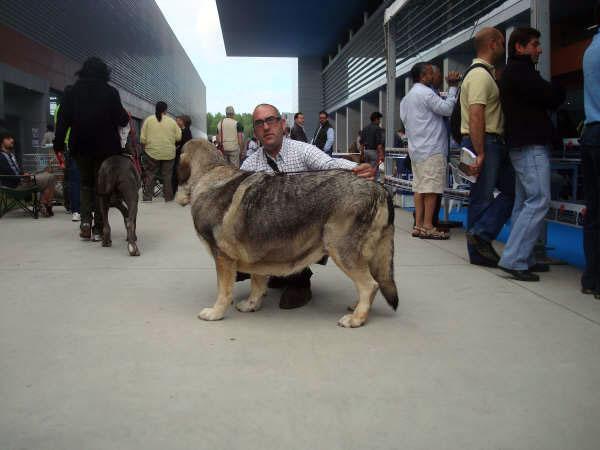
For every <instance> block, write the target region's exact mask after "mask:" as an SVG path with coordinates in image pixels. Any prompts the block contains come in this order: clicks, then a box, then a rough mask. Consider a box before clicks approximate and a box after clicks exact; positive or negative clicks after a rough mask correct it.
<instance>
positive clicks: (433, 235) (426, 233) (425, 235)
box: [419, 227, 450, 241]
mask: <svg viewBox="0 0 600 450" xmlns="http://www.w3.org/2000/svg"><path fill="white" fill-rule="evenodd" d="M419 238H421V239H433V240H435V241H446V240H448V239H450V236H449V235H448V233H444V232H442V231H439V230H438V229H436V228H435V227H434V228H431V229H429V230H428V229H427V228H421V235H420V236H419Z"/></svg>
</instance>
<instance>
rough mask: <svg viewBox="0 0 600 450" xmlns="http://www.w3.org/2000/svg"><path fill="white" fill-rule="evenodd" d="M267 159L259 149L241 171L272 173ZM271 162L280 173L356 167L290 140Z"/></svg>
mask: <svg viewBox="0 0 600 450" xmlns="http://www.w3.org/2000/svg"><path fill="white" fill-rule="evenodd" d="M267 158H271V156H269V155H268V154H267V152H265V151H264V149H263V148H262V147H260V148H259V149H258V150H257V151H256V153H253V154H252V155H250V156H249V157H248V158H246V160H245V161H244V164H242V167H241V169H242V170H247V171H249V172H273V169H272V168H271V166H269V164H268V163H267ZM271 160H273V161H275V164H277V167H278V168H279V170H280V171H281V172H300V171H305V170H319V169H352V168H354V167H355V166H356V163H353V162H351V161H347V160H345V159H341V158H340V159H338V158H331V157H330V156H329V155H327V154H326V153H324V152H323V151H322V150H320V149H319V148H318V147H315V146H314V145H310V144H307V143H305V142H301V141H294V140H292V139H284V140H283V143H282V144H281V150H280V151H279V153H278V154H277V158H276V159H274V158H271Z"/></svg>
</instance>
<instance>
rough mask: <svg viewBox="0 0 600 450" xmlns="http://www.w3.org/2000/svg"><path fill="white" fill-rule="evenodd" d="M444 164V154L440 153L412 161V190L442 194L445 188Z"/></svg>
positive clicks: (421, 192) (420, 192)
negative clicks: (419, 160)
mask: <svg viewBox="0 0 600 450" xmlns="http://www.w3.org/2000/svg"><path fill="white" fill-rule="evenodd" d="M446 164H447V163H446V156H445V155H442V154H441V153H438V154H437V155H433V156H430V157H429V158H427V159H426V160H425V161H422V162H419V163H416V162H414V161H413V162H412V171H413V192H417V193H419V194H442V193H443V192H444V189H445V188H446Z"/></svg>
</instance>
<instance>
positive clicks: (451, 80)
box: [446, 72, 462, 87]
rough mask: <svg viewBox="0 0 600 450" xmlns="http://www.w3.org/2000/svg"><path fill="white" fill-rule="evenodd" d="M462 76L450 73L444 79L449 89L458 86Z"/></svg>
mask: <svg viewBox="0 0 600 450" xmlns="http://www.w3.org/2000/svg"><path fill="white" fill-rule="evenodd" d="M461 78H462V75H461V74H460V73H458V72H450V73H449V74H448V76H447V77H446V82H447V83H448V86H449V87H455V86H458V82H459V81H460V80H461Z"/></svg>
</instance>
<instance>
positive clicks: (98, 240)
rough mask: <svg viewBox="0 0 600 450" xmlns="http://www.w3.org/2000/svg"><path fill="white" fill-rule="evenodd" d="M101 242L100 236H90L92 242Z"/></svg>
mask: <svg viewBox="0 0 600 450" xmlns="http://www.w3.org/2000/svg"><path fill="white" fill-rule="evenodd" d="M101 240H102V235H101V234H92V242H100V241H101Z"/></svg>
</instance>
